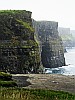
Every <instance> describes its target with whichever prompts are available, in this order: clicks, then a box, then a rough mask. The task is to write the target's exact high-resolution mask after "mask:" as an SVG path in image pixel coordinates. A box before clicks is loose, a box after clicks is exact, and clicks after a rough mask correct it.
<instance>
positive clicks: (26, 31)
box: [0, 10, 40, 73]
mask: <svg viewBox="0 0 75 100" xmlns="http://www.w3.org/2000/svg"><path fill="white" fill-rule="evenodd" d="M31 14H32V13H31V12H29V11H25V10H1V11H0V70H2V71H7V72H10V73H29V72H30V73H38V69H39V66H40V52H39V44H38V42H37V41H36V38H34V29H33V27H32V19H31Z"/></svg>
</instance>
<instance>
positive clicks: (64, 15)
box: [0, 0, 75, 29]
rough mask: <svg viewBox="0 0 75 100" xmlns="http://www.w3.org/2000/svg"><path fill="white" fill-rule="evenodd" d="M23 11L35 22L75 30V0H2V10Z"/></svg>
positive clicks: (0, 7) (0, 8) (0, 4)
mask: <svg viewBox="0 0 75 100" xmlns="http://www.w3.org/2000/svg"><path fill="white" fill-rule="evenodd" d="M2 9H6V10H7V9H17V10H18V9H22V10H28V11H31V12H32V18H34V19H35V20H49V21H56V22H59V26H60V27H70V28H71V29H75V0H0V10H2Z"/></svg>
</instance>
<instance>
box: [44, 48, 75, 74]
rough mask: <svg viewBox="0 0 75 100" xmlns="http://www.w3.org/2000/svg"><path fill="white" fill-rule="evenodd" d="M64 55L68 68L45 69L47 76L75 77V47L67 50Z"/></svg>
mask: <svg viewBox="0 0 75 100" xmlns="http://www.w3.org/2000/svg"><path fill="white" fill-rule="evenodd" d="M66 50H67V52H66V53H64V56H65V62H66V66H62V67H58V68H45V73H46V74H62V75H75V47H72V48H67V49H66Z"/></svg>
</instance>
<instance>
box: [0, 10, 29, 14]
mask: <svg viewBox="0 0 75 100" xmlns="http://www.w3.org/2000/svg"><path fill="white" fill-rule="evenodd" d="M25 12H26V13H31V12H30V11H26V10H0V14H2V13H13V14H15V13H25Z"/></svg>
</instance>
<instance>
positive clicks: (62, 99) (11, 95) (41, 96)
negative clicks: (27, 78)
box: [0, 88, 75, 100]
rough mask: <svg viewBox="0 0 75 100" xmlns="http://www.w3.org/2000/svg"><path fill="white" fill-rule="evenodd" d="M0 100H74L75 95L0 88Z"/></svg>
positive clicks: (51, 91) (39, 90)
mask: <svg viewBox="0 0 75 100" xmlns="http://www.w3.org/2000/svg"><path fill="white" fill-rule="evenodd" d="M0 100H75V95H73V94H70V93H68V92H62V91H53V90H42V89H23V88H0Z"/></svg>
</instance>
